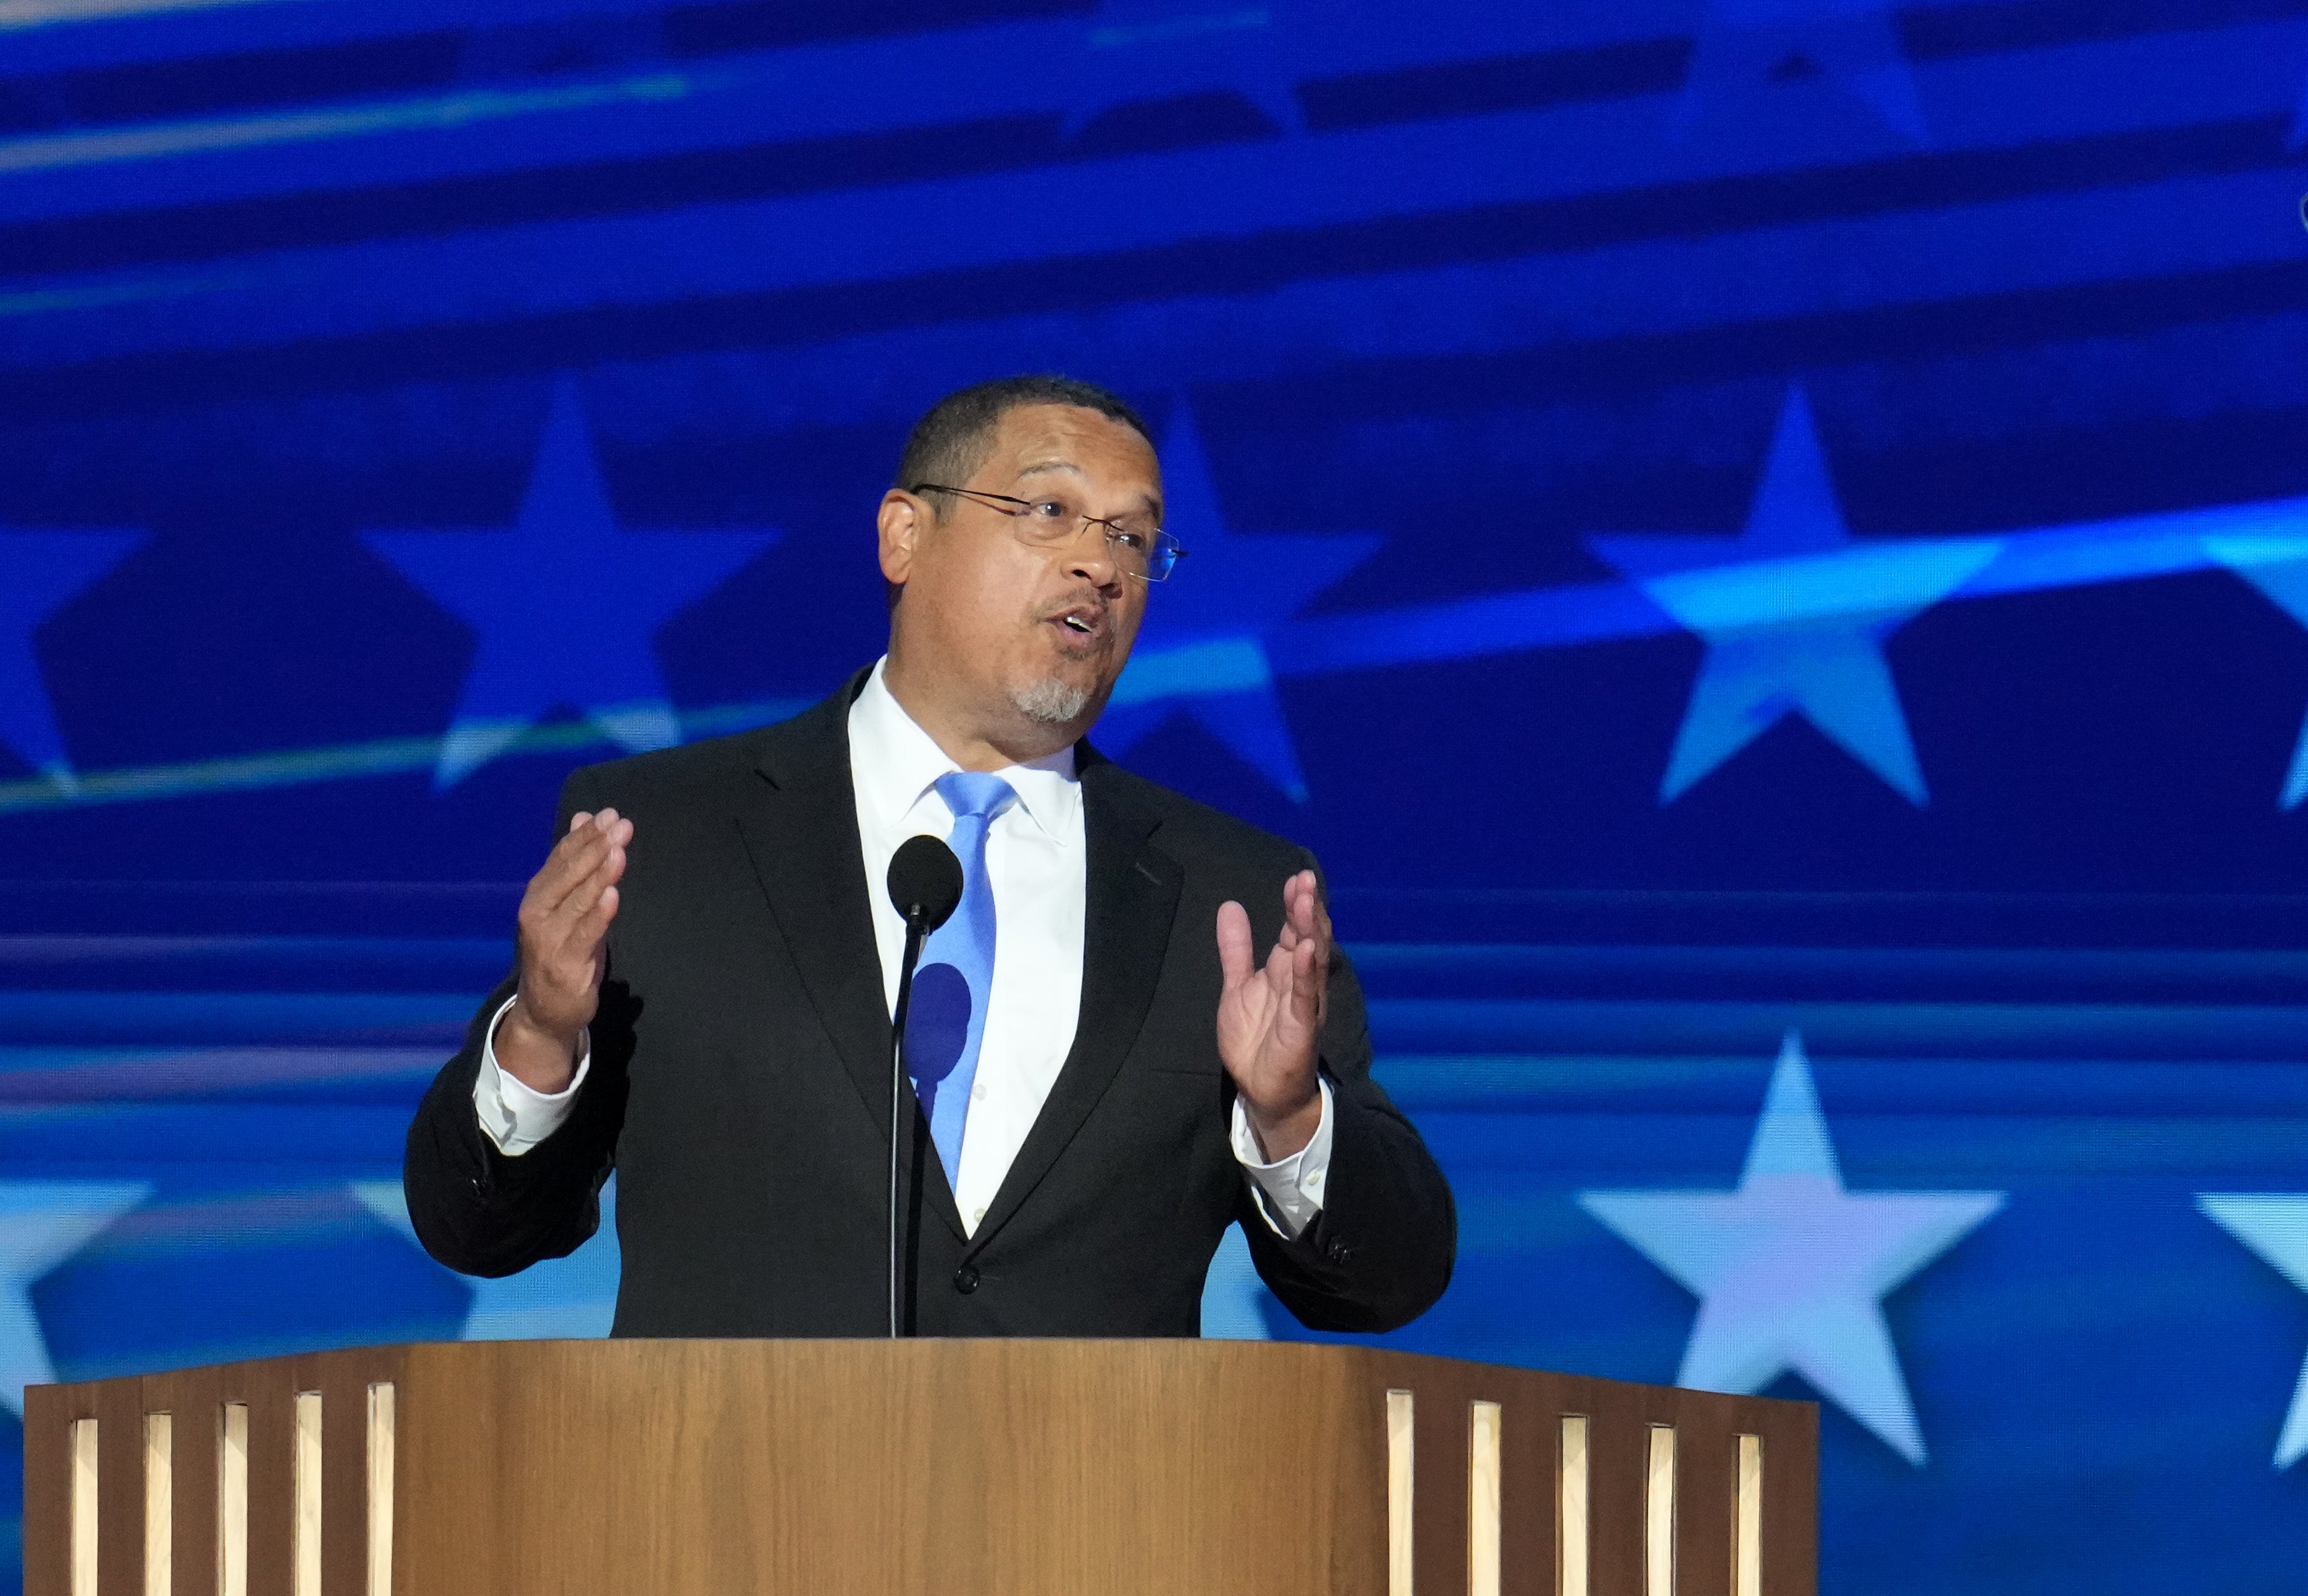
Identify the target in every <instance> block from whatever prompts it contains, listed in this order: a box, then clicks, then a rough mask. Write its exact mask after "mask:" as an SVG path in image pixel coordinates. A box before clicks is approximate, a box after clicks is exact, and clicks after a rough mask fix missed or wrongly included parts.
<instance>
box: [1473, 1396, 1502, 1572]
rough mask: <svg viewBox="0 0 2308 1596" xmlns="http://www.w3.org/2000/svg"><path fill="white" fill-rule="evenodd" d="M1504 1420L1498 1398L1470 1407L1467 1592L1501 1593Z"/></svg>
mask: <svg viewBox="0 0 2308 1596" xmlns="http://www.w3.org/2000/svg"><path fill="white" fill-rule="evenodd" d="M1501 1421H1502V1414H1501V1411H1500V1408H1499V1404H1498V1403H1496V1402H1475V1403H1472V1404H1471V1405H1470V1406H1469V1407H1468V1412H1467V1596H1499V1519H1500V1502H1499V1468H1500V1454H1501V1452H1502V1450H1503V1447H1502V1436H1501V1435H1500V1428H1501Z"/></svg>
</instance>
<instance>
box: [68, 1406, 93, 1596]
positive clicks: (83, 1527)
mask: <svg viewBox="0 0 2308 1596" xmlns="http://www.w3.org/2000/svg"><path fill="white" fill-rule="evenodd" d="M69 1436H70V1440H69V1442H68V1445H69V1446H70V1448H71V1452H70V1458H71V1462H70V1465H69V1466H70V1468H71V1471H72V1543H71V1544H72V1556H71V1559H70V1561H69V1563H68V1564H67V1565H66V1566H67V1567H69V1568H70V1570H71V1579H72V1596H97V1590H96V1549H97V1532H96V1531H97V1519H96V1512H97V1462H98V1454H97V1433H96V1420H95V1419H73V1424H72V1429H71V1431H70V1432H69Z"/></svg>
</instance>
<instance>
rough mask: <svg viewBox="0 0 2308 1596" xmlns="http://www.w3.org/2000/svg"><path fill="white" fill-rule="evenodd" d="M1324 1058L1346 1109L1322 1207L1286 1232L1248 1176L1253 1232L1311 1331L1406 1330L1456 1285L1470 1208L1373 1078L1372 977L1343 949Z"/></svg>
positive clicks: (1264, 1260) (1285, 1297) (1341, 1111)
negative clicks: (1368, 981)
mask: <svg viewBox="0 0 2308 1596" xmlns="http://www.w3.org/2000/svg"><path fill="white" fill-rule="evenodd" d="M1307 863H1308V864H1309V865H1310V866H1311V865H1312V863H1313V861H1312V860H1311V859H1309V860H1308V861H1307ZM1321 1064H1322V1073H1323V1074H1325V1075H1327V1076H1328V1077H1329V1078H1330V1081H1331V1109H1332V1110H1333V1111H1334V1112H1335V1114H1336V1115H1337V1120H1336V1123H1335V1124H1334V1125H1333V1126H1332V1127H1331V1168H1330V1173H1329V1175H1328V1176H1327V1177H1326V1178H1325V1179H1324V1185H1323V1194H1322V1197H1323V1201H1322V1212H1321V1213H1319V1214H1317V1215H1316V1216H1315V1218H1314V1220H1313V1223H1311V1224H1309V1225H1308V1226H1307V1227H1306V1229H1305V1230H1303V1231H1301V1232H1300V1233H1299V1235H1298V1236H1297V1238H1296V1239H1295V1240H1287V1241H1286V1240H1284V1239H1283V1238H1281V1237H1279V1236H1278V1235H1276V1234H1275V1233H1274V1230H1273V1229H1272V1228H1271V1227H1270V1226H1269V1225H1267V1224H1265V1223H1264V1222H1263V1221H1261V1220H1260V1219H1259V1218H1258V1217H1257V1211H1256V1209H1255V1208H1254V1207H1253V1203H1255V1202H1256V1199H1255V1198H1254V1197H1253V1195H1251V1193H1250V1191H1249V1183H1248V1182H1247V1181H1245V1182H1244V1192H1243V1202H1242V1212H1241V1219H1242V1221H1243V1224H1242V1231H1243V1234H1244V1237H1246V1238H1248V1239H1249V1242H1250V1255H1251V1259H1252V1261H1253V1263H1254V1264H1257V1266H1258V1272H1259V1275H1260V1277H1261V1278H1262V1279H1263V1280H1264V1281H1266V1284H1267V1287H1268V1289H1269V1290H1271V1291H1272V1292H1273V1293H1274V1294H1275V1296H1276V1297H1278V1298H1280V1299H1281V1301H1282V1305H1283V1306H1284V1307H1287V1308H1288V1309H1289V1310H1290V1311H1291V1312H1292V1313H1293V1314H1295V1315H1296V1316H1297V1317H1298V1321H1299V1323H1300V1324H1305V1326H1306V1327H1307V1328H1308V1329H1310V1330H1329V1331H1349V1332H1356V1333H1377V1332H1381V1331H1388V1330H1399V1329H1400V1328H1401V1327H1402V1326H1403V1325H1405V1324H1408V1323H1410V1321H1411V1320H1413V1319H1415V1318H1417V1316H1419V1315H1421V1314H1423V1313H1425V1311H1426V1310H1427V1309H1428V1308H1430V1307H1434V1304H1435V1302H1436V1301H1437V1300H1438V1299H1439V1298H1441V1297H1442V1291H1443V1288H1445V1287H1446V1286H1448V1285H1449V1284H1450V1283H1451V1269H1452V1267H1453V1266H1454V1265H1455V1264H1456V1263H1457V1261H1458V1253H1459V1214H1458V1209H1457V1206H1456V1205H1455V1204H1454V1203H1453V1202H1452V1201H1451V1186H1450V1183H1449V1182H1448V1181H1446V1180H1445V1179H1443V1178H1442V1169H1441V1167H1440V1166H1438V1165H1437V1164H1436V1163H1435V1161H1434V1154H1432V1153H1430V1152H1427V1150H1426V1143H1425V1141H1424V1140H1423V1139H1422V1138H1421V1137H1420V1135H1419V1134H1418V1132H1417V1129H1416V1128H1415V1127H1414V1126H1412V1125H1411V1123H1410V1121H1409V1120H1408V1118H1407V1117H1405V1116H1404V1115H1403V1113H1402V1110H1400V1109H1398V1108H1396V1107H1395V1106H1394V1103H1393V1101H1392V1100H1391V1099H1389V1098H1388V1096H1387V1095H1386V1092H1385V1091H1384V1090H1383V1089H1382V1088H1381V1087H1380V1085H1379V1084H1378V1083H1377V1082H1375V1081H1374V1080H1372V1079H1371V1041H1370V1022H1369V1018H1368V1016H1367V1014H1365V1011H1364V1007H1363V994H1362V985H1361V983H1360V982H1359V981H1357V980H1356V979H1355V972H1354V966H1353V963H1352V962H1351V961H1349V960H1348V958H1347V956H1346V954H1345V953H1343V952H1338V953H1334V954H1333V955H1332V958H1331V984H1330V991H1329V995H1328V1012H1327V1014H1326V1015H1325V1018H1324V1021H1323V1026H1322V1055H1321Z"/></svg>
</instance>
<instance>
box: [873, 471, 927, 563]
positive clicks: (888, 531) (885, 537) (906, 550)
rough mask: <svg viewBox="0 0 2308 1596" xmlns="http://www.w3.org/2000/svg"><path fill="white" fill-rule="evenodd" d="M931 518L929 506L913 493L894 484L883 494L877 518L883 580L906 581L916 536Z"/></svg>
mask: <svg viewBox="0 0 2308 1596" xmlns="http://www.w3.org/2000/svg"><path fill="white" fill-rule="evenodd" d="M928 519H929V513H928V510H927V507H926V505H923V503H922V501H921V500H919V499H917V498H916V497H915V496H913V495H912V494H910V493H901V492H900V491H899V490H898V489H896V488H894V487H893V488H891V490H890V491H889V492H887V493H885V494H883V496H882V509H881V513H880V514H879V515H878V516H877V517H876V518H875V521H876V524H877V526H878V527H879V529H880V531H881V540H882V549H881V552H882V579H883V581H884V582H889V583H891V585H892V586H896V587H903V586H905V585H906V578H907V576H908V575H909V574H910V573H911V572H912V571H913V568H914V550H915V548H916V547H917V539H919V538H920V536H921V533H922V528H923V524H924V523H925V522H926V521H927V520H928Z"/></svg>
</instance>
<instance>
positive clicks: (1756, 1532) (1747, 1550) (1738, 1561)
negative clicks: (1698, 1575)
mask: <svg viewBox="0 0 2308 1596" xmlns="http://www.w3.org/2000/svg"><path fill="white" fill-rule="evenodd" d="M1738 1443H1739V1459H1738V1464H1737V1468H1738V1479H1737V1482H1736V1483H1735V1485H1734V1486H1733V1487H1732V1497H1731V1500H1732V1508H1731V1596H1763V1437H1762V1436H1750V1435H1742V1436H1739V1437H1738Z"/></svg>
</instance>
